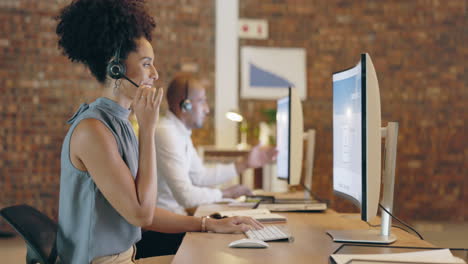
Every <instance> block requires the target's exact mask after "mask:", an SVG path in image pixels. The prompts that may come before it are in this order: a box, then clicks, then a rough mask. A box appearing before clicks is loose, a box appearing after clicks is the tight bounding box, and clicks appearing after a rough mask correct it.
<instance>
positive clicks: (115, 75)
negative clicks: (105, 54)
mask: <svg viewBox="0 0 468 264" xmlns="http://www.w3.org/2000/svg"><path fill="white" fill-rule="evenodd" d="M125 71H126V69H125V65H124V64H122V63H121V62H120V61H118V60H115V59H113V60H112V61H111V62H109V64H108V65H107V74H108V75H109V76H110V77H111V78H112V79H120V78H122V77H124V76H125Z"/></svg>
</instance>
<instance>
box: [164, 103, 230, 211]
mask: <svg viewBox="0 0 468 264" xmlns="http://www.w3.org/2000/svg"><path fill="white" fill-rule="evenodd" d="M191 135H192V131H191V130H190V129H187V127H186V126H185V125H184V124H183V123H182V121H181V120H180V119H179V118H178V117H177V116H175V115H174V114H173V113H172V112H170V111H168V112H167V115H166V116H165V117H164V118H162V119H161V120H160V122H159V123H158V126H157V128H156V134H155V142H156V156H157V158H156V160H157V170H158V202H157V205H158V207H161V208H164V209H167V210H169V211H172V212H174V213H178V214H184V215H186V214H187V213H186V212H185V208H192V207H196V206H199V205H201V204H207V203H213V202H216V201H220V200H221V199H222V196H223V195H222V192H221V191H220V190H219V189H215V188H210V187H209V186H213V185H216V184H220V183H223V182H226V181H228V180H230V179H232V178H233V177H235V176H237V171H236V168H235V166H234V164H233V163H231V164H216V165H215V166H213V167H205V166H204V165H203V162H202V160H201V159H200V157H199V156H198V153H197V151H196V150H195V148H194V146H193V143H192V139H191Z"/></svg>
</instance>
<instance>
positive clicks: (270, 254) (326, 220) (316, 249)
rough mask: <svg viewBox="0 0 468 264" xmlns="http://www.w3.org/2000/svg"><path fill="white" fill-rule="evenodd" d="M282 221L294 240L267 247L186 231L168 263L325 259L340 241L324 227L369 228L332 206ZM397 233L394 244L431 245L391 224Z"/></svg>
mask: <svg viewBox="0 0 468 264" xmlns="http://www.w3.org/2000/svg"><path fill="white" fill-rule="evenodd" d="M226 207H227V206H225V205H204V206H200V207H199V209H198V210H197V211H196V213H195V215H196V216H202V215H208V214H210V213H212V212H215V211H219V210H223V209H224V210H229V209H232V207H229V209H227V208H226ZM282 214H283V213H282ZM284 215H286V216H287V218H288V223H287V224H286V225H287V227H288V229H289V231H290V232H291V234H292V235H293V236H294V239H295V240H294V242H292V243H289V242H268V243H269V244H270V247H269V248H265V249H247V248H229V247H228V244H229V243H230V242H232V241H234V240H237V239H241V238H245V235H244V234H214V233H196V232H192V233H187V235H186V236H185V238H184V240H183V242H182V245H181V246H180V248H179V250H178V251H177V254H176V255H175V257H174V259H173V262H172V263H176V264H177V263H193V264H195V263H203V264H205V263H223V264H229V263H233V264H234V263H235V264H239V263H242V264H243V263H268V264H272V263H281V264H289V263H324V264H328V263H329V256H330V254H332V253H333V252H334V251H335V250H336V249H337V248H338V247H339V246H340V245H341V243H334V242H332V239H331V237H330V236H328V235H327V234H326V230H328V229H369V228H370V227H369V226H368V225H367V224H366V223H364V222H363V221H360V220H359V219H358V218H356V217H353V216H350V215H341V214H338V213H336V212H335V211H333V210H327V211H326V212H324V213H284ZM392 232H393V233H394V234H396V235H397V239H398V240H397V241H396V242H395V243H393V244H392V245H394V246H421V247H433V245H431V244H430V243H428V242H425V241H422V240H419V239H418V238H417V237H415V236H413V235H411V234H409V233H406V232H404V231H403V230H400V229H397V228H392Z"/></svg>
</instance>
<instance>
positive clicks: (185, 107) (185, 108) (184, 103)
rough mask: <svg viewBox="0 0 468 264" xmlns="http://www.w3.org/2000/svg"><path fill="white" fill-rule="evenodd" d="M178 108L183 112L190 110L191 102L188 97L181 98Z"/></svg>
mask: <svg viewBox="0 0 468 264" xmlns="http://www.w3.org/2000/svg"><path fill="white" fill-rule="evenodd" d="M180 109H182V111H183V112H190V111H192V102H190V100H189V99H185V100H183V101H182V102H180Z"/></svg>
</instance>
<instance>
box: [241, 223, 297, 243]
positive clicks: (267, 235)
mask: <svg viewBox="0 0 468 264" xmlns="http://www.w3.org/2000/svg"><path fill="white" fill-rule="evenodd" d="M245 235H246V236H247V237H248V238H251V239H258V240H263V241H274V240H286V239H287V240H289V241H292V240H293V236H291V234H289V233H287V232H285V231H283V230H281V229H280V228H278V227H277V226H276V225H265V227H264V228H263V229H259V230H249V231H247V232H245Z"/></svg>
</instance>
